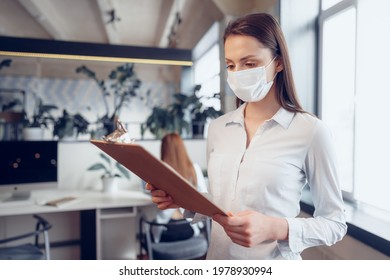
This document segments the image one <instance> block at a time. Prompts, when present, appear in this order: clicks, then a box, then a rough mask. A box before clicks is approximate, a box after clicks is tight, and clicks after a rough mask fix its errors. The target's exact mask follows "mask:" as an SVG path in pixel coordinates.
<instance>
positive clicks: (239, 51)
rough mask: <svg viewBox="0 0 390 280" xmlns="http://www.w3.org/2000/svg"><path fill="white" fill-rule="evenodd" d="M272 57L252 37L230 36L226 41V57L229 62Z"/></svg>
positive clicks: (269, 52)
mask: <svg viewBox="0 0 390 280" xmlns="http://www.w3.org/2000/svg"><path fill="white" fill-rule="evenodd" d="M269 55H272V53H271V50H270V49H269V48H266V47H265V46H264V45H263V44H262V43H261V42H259V40H257V39H256V38H254V37H251V36H243V35H230V36H229V37H227V38H226V41H225V57H226V59H229V60H233V59H234V60H236V59H241V58H243V57H246V56H256V57H267V56H269Z"/></svg>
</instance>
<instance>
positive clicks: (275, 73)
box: [265, 55, 279, 83]
mask: <svg viewBox="0 0 390 280" xmlns="http://www.w3.org/2000/svg"><path fill="white" fill-rule="evenodd" d="M277 57H278V56H277V55H275V56H274V58H273V59H272V60H271V61H270V62H269V63H268V65H267V66H265V68H267V67H268V66H270V65H271V63H272V62H273V61H274V60H275V59H276V58H277ZM278 73H279V72H276V73H275V75H274V76H273V78H272V79H271V81H269V82H268V83H270V82H273V81H274V80H275V78H276V75H277V74H278Z"/></svg>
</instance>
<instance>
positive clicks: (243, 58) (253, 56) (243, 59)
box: [225, 54, 258, 62]
mask: <svg viewBox="0 0 390 280" xmlns="http://www.w3.org/2000/svg"><path fill="white" fill-rule="evenodd" d="M252 58H256V59H258V58H257V57H256V56H255V55H253V54H250V55H247V56H244V57H242V58H240V61H245V60H247V59H252ZM225 61H226V62H233V61H232V60H231V59H229V58H225Z"/></svg>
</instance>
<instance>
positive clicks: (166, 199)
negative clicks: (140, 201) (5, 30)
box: [152, 196, 172, 203]
mask: <svg viewBox="0 0 390 280" xmlns="http://www.w3.org/2000/svg"><path fill="white" fill-rule="evenodd" d="M152 202H153V203H162V202H169V203H172V198H171V197H170V196H153V197H152Z"/></svg>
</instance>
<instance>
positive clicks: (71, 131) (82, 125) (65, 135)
mask: <svg viewBox="0 0 390 280" xmlns="http://www.w3.org/2000/svg"><path fill="white" fill-rule="evenodd" d="M88 125H89V122H88V121H87V120H86V119H85V118H84V117H83V116H82V115H81V114H79V113H77V114H74V115H72V114H69V113H68V111H67V110H66V109H64V110H63V111H62V116H60V117H59V118H57V120H55V122H54V129H53V137H58V139H59V140H68V139H69V140H75V139H76V138H77V136H78V135H79V134H80V133H87V132H88Z"/></svg>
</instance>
